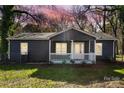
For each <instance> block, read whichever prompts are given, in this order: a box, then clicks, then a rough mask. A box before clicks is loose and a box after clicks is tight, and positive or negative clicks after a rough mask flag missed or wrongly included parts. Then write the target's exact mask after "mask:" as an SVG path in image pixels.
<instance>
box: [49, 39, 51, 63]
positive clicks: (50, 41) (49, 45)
mask: <svg viewBox="0 0 124 93" xmlns="http://www.w3.org/2000/svg"><path fill="white" fill-rule="evenodd" d="M50 60H51V40H49V63H50Z"/></svg>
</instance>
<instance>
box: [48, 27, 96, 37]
mask: <svg viewBox="0 0 124 93" xmlns="http://www.w3.org/2000/svg"><path fill="white" fill-rule="evenodd" d="M71 29H74V30H76V31H79V32H81V33H84V34H87V35H89V36H92V37H94V38H96V36H94V35H91V34H90V33H87V32H85V31H82V30H79V29H76V28H73V27H70V28H68V29H66V30H63V31H60V32H58V33H55V34H53V35H50V36H49V38H52V37H54V36H56V35H59V34H61V33H64V32H66V31H69V30H71Z"/></svg>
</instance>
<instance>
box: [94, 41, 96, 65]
mask: <svg viewBox="0 0 124 93" xmlns="http://www.w3.org/2000/svg"><path fill="white" fill-rule="evenodd" d="M94 53H95V64H96V40H94Z"/></svg>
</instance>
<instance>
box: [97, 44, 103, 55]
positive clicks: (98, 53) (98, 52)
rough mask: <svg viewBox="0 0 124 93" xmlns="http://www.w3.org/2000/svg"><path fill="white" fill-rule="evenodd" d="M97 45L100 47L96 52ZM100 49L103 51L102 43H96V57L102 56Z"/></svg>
mask: <svg viewBox="0 0 124 93" xmlns="http://www.w3.org/2000/svg"><path fill="white" fill-rule="evenodd" d="M97 45H98V46H100V50H97V49H96V48H97ZM102 49H103V44H102V43H96V44H95V53H96V55H97V56H102Z"/></svg>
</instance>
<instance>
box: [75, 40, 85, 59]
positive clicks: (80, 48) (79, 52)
mask: <svg viewBox="0 0 124 93" xmlns="http://www.w3.org/2000/svg"><path fill="white" fill-rule="evenodd" d="M73 49H74V50H73V53H74V54H73V57H74V59H84V43H82V42H76V43H74V48H73Z"/></svg>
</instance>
